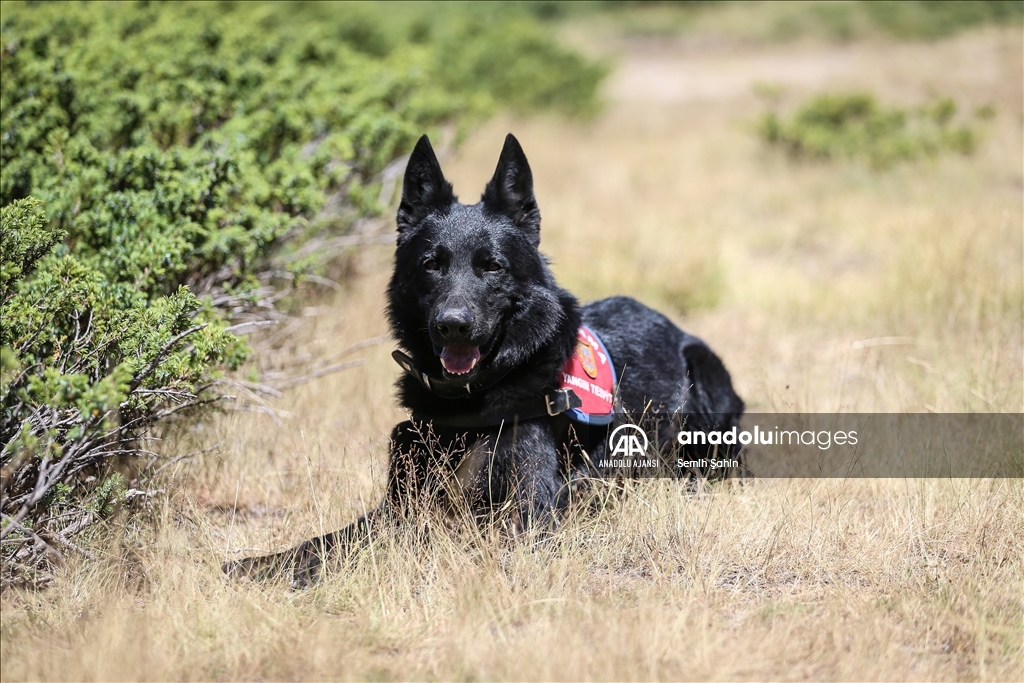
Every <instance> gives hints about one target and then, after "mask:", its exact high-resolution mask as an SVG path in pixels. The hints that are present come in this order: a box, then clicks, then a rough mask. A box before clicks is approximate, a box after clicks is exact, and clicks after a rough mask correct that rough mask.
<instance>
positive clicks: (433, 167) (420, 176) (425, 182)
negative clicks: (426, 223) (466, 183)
mask: <svg viewBox="0 0 1024 683" xmlns="http://www.w3.org/2000/svg"><path fill="white" fill-rule="evenodd" d="M455 200H456V197H455V193H454V192H452V184H451V183H449V182H448V181H447V180H445V179H444V174H443V173H441V164H439V163H437V156H435V155H434V148H433V147H431V146H430V139H429V138H427V136H426V135H424V136H423V137H421V138H420V140H419V142H417V143H416V147H415V149H413V150H412V154H410V155H409V163H408V165H407V166H406V167H405V181H404V182H403V183H402V203H401V204H399V205H398V220H397V222H398V232H400V233H401V232H405V231H406V230H409V229H411V228H414V227H416V226H417V225H419V223H420V221H422V220H423V218H424V217H425V216H426V215H427V214H428V213H430V212H431V211H434V210H440V211H445V210H447V209H448V208H449V207H450V206H451V205H452V203H453V202H455Z"/></svg>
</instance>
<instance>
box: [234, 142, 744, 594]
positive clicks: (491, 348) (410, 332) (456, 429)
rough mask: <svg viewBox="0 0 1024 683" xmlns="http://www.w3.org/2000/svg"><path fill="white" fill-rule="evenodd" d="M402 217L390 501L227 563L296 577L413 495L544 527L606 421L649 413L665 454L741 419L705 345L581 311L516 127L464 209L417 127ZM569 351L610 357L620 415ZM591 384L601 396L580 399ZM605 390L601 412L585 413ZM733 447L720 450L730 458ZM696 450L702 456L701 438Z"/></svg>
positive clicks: (625, 307)
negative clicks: (559, 265) (682, 437)
mask: <svg viewBox="0 0 1024 683" xmlns="http://www.w3.org/2000/svg"><path fill="white" fill-rule="evenodd" d="M397 222H398V245H397V249H396V252H395V270H394V274H393V276H392V278H391V283H390V286H389V287H388V301H389V304H388V317H389V320H390V324H391V329H392V331H393V333H394V336H395V339H396V340H397V341H398V344H399V345H400V346H401V347H402V349H404V351H405V353H402V352H400V351H396V352H395V358H396V360H397V361H398V362H399V364H400V365H401V366H402V367H403V368H404V370H405V374H404V375H403V376H402V378H401V379H400V380H399V383H398V394H399V399H400V401H401V404H402V405H403V406H405V407H406V408H408V409H409V410H411V411H412V419H411V420H409V421H407V422H403V423H401V424H399V425H398V426H397V427H395V429H394V432H393V433H392V436H391V443H392V445H391V459H390V466H389V471H388V482H387V494H386V497H385V499H384V502H383V503H382V504H381V505H380V507H378V508H376V509H375V510H372V511H371V512H369V513H367V514H366V515H365V516H363V517H361V518H360V519H359V520H358V521H356V522H354V523H353V524H351V525H350V526H348V527H347V528H345V529H342V530H340V531H337V532H334V533H330V534H327V535H325V536H322V537H319V538H314V539H310V540H309V541H306V542H304V543H302V544H300V545H299V546H297V547H296V548H293V549H291V550H288V551H286V552H283V553H279V554H276V555H270V556H265V557H255V558H248V559H244V560H241V561H238V562H233V563H229V564H227V565H225V571H228V572H229V573H241V574H246V575H249V576H264V575H268V574H270V573H274V572H277V571H281V570H282V569H285V568H291V569H292V570H293V572H294V573H293V576H294V580H295V583H296V584H298V585H305V584H306V583H308V582H309V581H310V580H312V579H314V578H315V576H316V573H317V570H318V567H319V566H320V563H321V561H322V559H323V558H324V557H325V556H327V555H329V554H332V553H338V552H345V551H346V550H347V549H349V548H350V547H352V546H353V545H354V544H356V543H358V542H360V541H361V540H363V539H365V538H366V537H367V536H368V534H369V533H370V530H371V528H372V527H373V526H374V525H375V524H377V523H379V521H380V520H381V519H382V518H383V517H388V518H389V519H391V520H400V519H402V518H403V517H404V516H406V515H407V514H408V513H409V512H410V509H411V507H412V505H413V503H414V501H423V500H428V501H429V502H430V503H431V504H441V505H443V506H447V505H453V504H457V503H458V504H463V505H468V509H469V510H470V511H471V512H472V513H473V514H474V515H475V516H476V517H477V519H478V520H483V519H486V518H487V517H489V516H493V515H495V514H496V512H497V511H503V512H502V519H503V520H505V522H506V524H507V526H508V527H509V528H510V529H511V530H512V531H513V532H515V531H519V530H523V529H526V528H528V527H534V528H537V527H541V528H546V527H551V526H553V525H554V524H555V523H556V521H557V518H558V513H559V511H561V510H563V509H565V507H566V506H567V505H568V504H569V502H570V498H571V494H572V493H573V491H574V482H582V481H586V480H587V479H588V478H590V477H593V476H596V475H599V474H600V473H601V470H602V467H601V462H602V461H605V462H607V461H608V456H610V455H612V453H611V452H610V451H611V450H612V449H609V444H608V438H609V432H610V430H612V428H613V426H614V423H612V422H611V420H612V419H615V418H617V419H618V422H620V423H621V422H622V419H623V418H622V416H623V415H626V416H630V415H631V416H634V417H636V416H638V415H640V414H641V413H642V414H644V415H645V419H646V420H647V433H648V434H649V435H651V436H653V437H654V438H655V441H656V443H657V444H661V445H662V450H663V451H664V450H665V449H666V448H667V447H670V446H671V445H672V444H675V434H676V430H678V427H679V426H680V424H681V421H685V422H686V424H687V425H688V428H689V429H691V430H704V431H706V430H711V429H716V430H723V431H724V430H729V429H731V428H732V427H733V426H735V425H736V424H738V421H739V418H740V415H741V414H742V412H743V402H742V401H741V400H740V399H739V397H738V396H737V395H736V393H735V392H734V391H733V388H732V384H731V382H730V379H729V373H728V372H727V371H726V369H725V367H724V366H723V365H722V362H721V361H720V360H719V359H718V357H717V356H716V355H715V354H714V353H713V352H712V351H711V349H709V348H708V347H707V345H705V344H704V343H703V342H702V341H700V340H699V339H697V338H696V337H693V336H690V335H688V334H686V333H685V332H683V331H682V330H680V329H679V328H678V327H676V326H675V325H674V324H672V322H670V321H669V320H668V319H667V318H666V317H664V316H663V315H661V314H660V313H657V312H655V311H653V310H651V309H649V308H647V307H645V306H643V305H642V304H640V303H638V302H636V301H634V300H633V299H628V298H624V297H616V298H611V299H605V300H602V301H597V302H595V303H592V304H588V305H586V306H583V307H580V306H579V304H578V303H577V301H576V299H575V298H574V297H573V296H572V295H571V294H569V293H568V292H566V291H565V290H563V289H561V288H559V287H558V285H557V284H556V283H555V280H554V277H553V276H552V274H551V271H550V270H549V268H548V264H547V261H546V259H545V258H544V257H543V256H542V255H541V253H540V252H539V251H538V244H539V242H540V211H539V210H538V208H537V202H536V200H535V198H534V193H533V176H532V174H531V172H530V167H529V164H528V163H527V161H526V156H525V155H524V154H523V150H522V148H521V147H520V146H519V143H518V141H517V140H516V139H515V138H514V137H513V136H512V135H509V136H508V137H506V139H505V145H504V148H503V149H502V151H501V156H500V158H499V159H498V166H497V169H496V170H495V172H494V177H493V178H491V180H490V182H489V183H488V184H487V187H486V189H485V190H484V193H483V197H482V200H481V202H480V203H478V204H474V205H472V206H466V205H464V204H460V203H459V202H458V200H457V198H456V196H455V195H454V194H453V192H452V186H451V184H450V183H449V182H447V181H446V180H445V178H444V175H443V174H442V173H441V167H440V165H439V164H438V162H437V158H436V156H435V155H434V151H433V149H432V148H431V146H430V142H429V140H428V139H427V137H426V136H424V137H422V138H420V140H419V142H418V143H417V145H416V148H415V149H414V150H413V153H412V155H411V157H410V159H409V165H408V167H407V169H406V172H405V182H404V186H403V191H402V202H401V205H400V206H399V209H398V221H397ZM581 330H582V331H581ZM581 335H584V336H581ZM588 340H589V341H588ZM609 356H610V362H608V361H609V358H608V357H609ZM577 357H578V358H579V361H578V362H579V363H580V364H581V367H583V369H584V371H585V372H586V373H587V375H589V377H590V378H595V377H597V374H598V371H599V370H600V368H599V367H598V366H599V365H601V364H606V365H608V366H610V367H608V368H607V369H606V372H605V375H606V377H605V380H606V387H607V388H611V387H610V383H608V382H607V376H608V373H610V372H613V373H614V374H612V375H610V376H611V377H612V378H613V379H614V378H617V379H618V381H617V387H616V389H615V392H616V393H615V401H616V403H615V410H614V412H613V411H612V403H611V400H610V399H611V393H610V392H607V391H605V390H604V389H601V388H600V387H598V386H594V385H593V384H592V383H591V380H590V379H588V378H586V377H583V378H582V379H572V378H571V377H570V374H571V373H570V372H569V366H570V365H572V363H573V362H575V361H574V359H575V358H577ZM612 368H613V369H612ZM598 383H599V381H598ZM590 388H593V391H594V392H596V393H594V395H592V396H590V395H587V396H584V397H583V398H584V399H586V400H582V399H581V397H580V394H590V393H591V392H590ZM602 399H604V400H605V404H604V407H603V409H602V410H599V411H598V412H599V413H600V414H596V415H589V416H588V414H586V413H585V412H583V409H584V408H586V407H587V403H588V401H589V402H590V403H591V404H593V403H594V401H597V402H598V403H600V400H602ZM652 417H653V419H651V418H652ZM641 438H644V439H646V436H644V437H641ZM737 448H738V447H736V446H731V447H725V450H718V451H716V453H717V454H718V456H717V457H731V458H738V457H739V453H738V450H737ZM690 454H691V455H694V456H695V457H706V456H707V449H705V450H704V452H697V451H693V452H692V453H690ZM723 454H724V455H723ZM620 455H621V454H620ZM688 474H691V475H692V474H693V472H692V471H690V472H688ZM456 499H461V500H456Z"/></svg>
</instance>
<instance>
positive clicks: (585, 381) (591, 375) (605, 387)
mask: <svg viewBox="0 0 1024 683" xmlns="http://www.w3.org/2000/svg"><path fill="white" fill-rule="evenodd" d="M560 373H561V377H560V378H559V379H560V380H561V383H560V386H559V388H560V389H572V390H573V391H574V392H576V395H577V396H579V397H580V400H581V401H582V402H583V405H582V406H580V407H579V408H573V409H572V410H570V411H568V412H566V415H567V416H568V417H569V418H571V419H573V420H576V421H577V422H584V423H586V424H593V425H606V424H609V423H611V421H612V420H613V419H614V417H615V416H614V407H615V404H614V397H615V382H616V378H615V367H614V366H613V365H612V359H611V357H610V356H609V355H608V349H606V348H605V347H604V344H603V343H601V340H600V338H598V336H597V335H596V334H594V333H593V332H592V331H591V330H590V328H588V327H585V326H581V327H580V330H579V333H578V335H577V338H576V350H575V351H574V352H573V354H572V356H570V357H569V360H567V361H566V362H565V365H563V366H562V369H561V371H560Z"/></svg>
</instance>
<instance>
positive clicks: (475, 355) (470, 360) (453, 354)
mask: <svg viewBox="0 0 1024 683" xmlns="http://www.w3.org/2000/svg"><path fill="white" fill-rule="evenodd" d="M440 355H441V365H442V366H443V367H444V369H445V370H446V371H448V372H449V373H450V374H452V375H465V374H467V373H469V372H471V371H472V370H473V368H475V367H476V364H477V363H479V362H480V347H479V346H464V345H461V344H448V345H447V346H444V347H442V348H441V354H440Z"/></svg>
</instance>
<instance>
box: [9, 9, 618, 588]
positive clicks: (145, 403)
mask: <svg viewBox="0 0 1024 683" xmlns="http://www.w3.org/2000/svg"><path fill="white" fill-rule="evenodd" d="M0 33H2V36H0V50H2V54H0V57H2V59H0V129H2V135H0V206H2V209H0V210H2V217H0V218H2V242H0V319H2V327H0V360H2V373H3V375H2V377H3V382H2V389H0V410H2V412H0V444H2V450H0V464H2V466H3V479H2V485H0V486H2V498H0V508H2V512H3V522H2V525H0V537H2V538H4V539H5V541H4V545H3V550H2V551H0V555H2V557H3V559H4V579H5V580H7V579H9V578H10V577H11V575H12V574H11V571H9V570H11V567H12V566H16V565H19V564H21V565H26V566H33V563H34V562H35V560H37V559H38V558H40V557H42V556H43V555H44V554H41V553H40V552H37V551H38V545H39V539H40V538H41V537H40V536H38V535H37V534H38V533H40V532H42V531H43V530H44V529H50V528H51V527H52V526H53V524H55V523H56V522H55V521H54V520H56V519H57V518H61V519H65V522H62V524H66V514H65V512H61V514H60V515H56V514H50V512H49V511H50V510H51V508H53V507H54V506H57V507H60V509H61V510H62V511H63V510H65V508H66V507H67V506H68V505H69V504H70V505H72V506H77V508H76V509H78V510H79V511H80V512H81V513H82V514H84V515H88V514H92V513H91V512H90V511H96V510H108V509H111V505H112V504H113V503H112V497H116V496H117V495H120V494H118V493H117V491H120V490H122V489H123V488H124V487H123V486H120V485H119V486H118V487H113V488H111V487H112V486H113V485H112V484H104V483H102V482H110V481H112V479H111V478H110V475H109V474H108V473H107V469H108V468H107V466H108V464H109V462H110V461H111V459H112V458H113V457H115V456H121V455H138V454H140V453H142V452H143V451H142V450H141V449H140V447H139V443H140V442H139V439H140V437H142V436H143V435H144V433H145V429H146V428H147V427H148V426H150V425H152V424H153V423H154V422H155V421H157V420H160V419H163V418H166V417H168V416H169V415H172V414H175V413H177V412H180V411H182V410H185V409H186V408H189V407H192V406H197V405H201V404H205V403H207V402H209V401H213V400H215V399H217V392H216V386H215V383H216V380H217V378H218V376H219V375H220V374H221V373H223V372H225V371H228V370H231V369H233V368H235V367H237V366H238V364H239V363H240V362H241V361H242V360H244V358H245V357H246V354H247V353H248V352H249V350H248V347H247V346H246V344H245V343H244V341H243V340H241V339H240V338H238V337H236V336H235V335H234V334H232V333H231V331H230V329H229V328H230V325H231V323H232V321H233V319H238V316H248V317H247V318H244V319H251V318H252V317H253V315H256V314H258V313H259V312H260V311H262V312H263V313H262V314H263V315H272V314H273V310H272V305H273V303H274V302H275V301H277V300H279V298H280V293H279V292H275V291H274V289H273V286H272V285H273V284H274V283H275V282H278V281H281V279H280V278H276V275H279V274H280V273H281V271H290V273H291V275H289V277H295V276H297V277H298V278H300V279H301V277H302V276H303V275H304V274H306V273H309V272H311V271H313V270H316V269H317V268H321V267H323V266H324V259H325V258H326V257H329V256H330V253H327V254H322V253H318V250H316V249H310V248H309V245H308V244H307V248H306V249H305V250H304V251H298V250H299V249H301V247H302V245H303V244H306V243H307V242H308V240H310V239H316V240H321V239H323V238H324V237H325V236H328V235H331V234H338V233H343V232H344V231H346V230H347V229H348V227H350V226H351V225H352V223H353V222H354V221H355V219H357V218H358V217H360V216H363V215H366V214H372V213H375V212H378V211H380V210H381V208H382V207H380V206H379V205H378V195H379V190H378V188H377V187H376V186H375V183H377V182H378V180H377V178H378V177H379V173H380V172H381V171H382V170H383V169H385V167H387V166H388V165H389V164H390V163H392V162H393V161H395V160H396V158H398V157H399V156H400V155H401V154H402V153H404V151H405V150H406V149H408V148H409V147H410V146H411V144H412V143H413V142H414V141H415V139H416V138H417V137H418V136H419V135H421V134H422V133H423V132H432V133H437V132H438V131H439V130H441V128H442V127H448V126H450V125H452V124H454V125H455V127H456V128H457V129H458V128H464V127H465V126H466V125H468V124H469V123H471V122H473V121H474V120H477V119H478V118H479V117H481V116H484V115H486V114H488V113H490V112H492V111H494V110H495V109H497V108H499V107H514V108H519V109H535V108H539V107H552V108H556V109H561V110H564V111H568V112H573V113H585V112H587V111H590V110H592V109H593V107H594V106H595V92H596V87H597V85H598V83H599V81H600V79H601V77H602V76H603V74H604V71H605V70H604V67H602V66H601V65H597V64H592V63H589V62H587V61H586V60H584V59H583V58H582V57H580V56H578V55H576V54H575V53H572V52H569V51H566V50H564V49H563V48H560V47H559V46H558V45H557V44H555V42H554V41H553V39H552V38H551V36H550V35H549V33H548V32H547V30H546V29H545V28H544V27H543V26H542V25H541V24H540V23H539V22H538V20H537V19H536V18H535V17H534V16H533V14H531V12H529V11H527V10H526V8H525V6H523V5H521V4H517V3H504V4H497V5H487V6H484V7H477V6H468V5H457V6H450V5H443V6H423V5H419V4H408V5H405V6H404V7H401V8H398V9H396V8H395V7H394V6H392V5H381V4H348V3H332V4H322V3H302V4H290V3H288V4H285V3H281V4H249V3H238V4H236V3H230V2H222V3H173V4H172V3H148V2H137V3H124V4H122V3H96V4H85V3H74V4H70V3H69V4H57V3H40V4H31V5H22V4H13V5H10V6H8V5H7V4H5V5H4V11H3V16H2V19H0ZM328 198H331V201H330V202H328V201H327V199H328ZM309 253H311V254H312V255H311V256H310V255H306V254H309ZM275 278H276V279H275ZM58 494H59V495H58ZM90 496H91V498H90ZM90 500H91V502H89V501H90ZM69 501H70V503H69ZM58 502H59V505H58ZM80 527H81V524H79V526H78V527H76V528H80ZM58 531H59V529H58ZM51 537H53V538H63V536H62V535H61V534H60V533H57V534H56V535H55V536H53V535H51ZM19 538H20V539H23V540H24V541H25V543H23V544H19V543H8V540H10V539H19ZM32 539H35V541H36V542H35V544H34V545H33V543H30V542H29V541H32ZM12 571H13V570H12Z"/></svg>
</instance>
